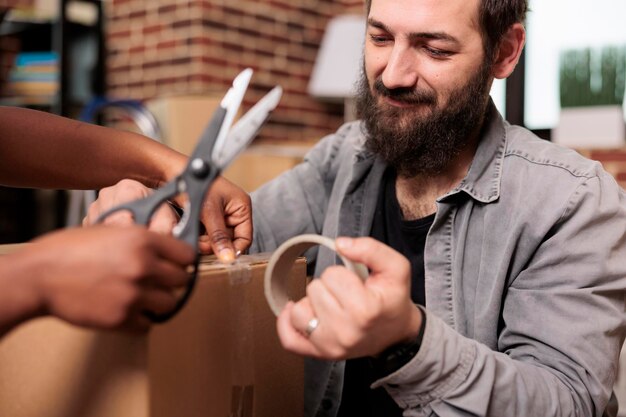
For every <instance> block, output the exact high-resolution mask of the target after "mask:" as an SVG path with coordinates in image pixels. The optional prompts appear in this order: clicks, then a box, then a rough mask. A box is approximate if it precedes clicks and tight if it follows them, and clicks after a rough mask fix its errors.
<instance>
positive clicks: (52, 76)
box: [7, 51, 59, 101]
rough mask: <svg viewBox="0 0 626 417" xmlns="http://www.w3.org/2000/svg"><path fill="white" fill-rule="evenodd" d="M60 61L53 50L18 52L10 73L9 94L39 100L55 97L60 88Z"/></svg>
mask: <svg viewBox="0 0 626 417" xmlns="http://www.w3.org/2000/svg"><path fill="white" fill-rule="evenodd" d="M58 61H59V59H58V55H57V54H56V53H55V52H51V51H42V52H20V53H18V54H17V56H16V58H15V65H14V67H13V69H12V70H11V72H10V74H9V80H8V84H7V92H8V95H9V96H10V97H24V98H25V99H27V100H28V99H35V98H37V101H41V98H42V97H47V98H49V99H50V98H51V97H53V96H54V95H55V94H56V92H57V91H58V89H59V69H58Z"/></svg>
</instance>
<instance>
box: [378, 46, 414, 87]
mask: <svg viewBox="0 0 626 417" xmlns="http://www.w3.org/2000/svg"><path fill="white" fill-rule="evenodd" d="M417 80H418V76H417V62H416V58H415V53H414V51H412V50H411V49H410V48H406V47H402V46H396V47H394V49H393V50H392V51H391V54H390V55H389V60H388V61H387V66H386V67H385V70H384V71H383V74H382V81H383V84H384V85H385V87H387V88H389V89H394V88H402V87H405V88H406V87H414V86H415V85H416V84H417Z"/></svg>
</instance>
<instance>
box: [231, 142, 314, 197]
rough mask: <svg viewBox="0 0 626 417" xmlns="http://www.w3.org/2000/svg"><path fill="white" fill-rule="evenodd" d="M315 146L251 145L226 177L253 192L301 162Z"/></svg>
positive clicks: (238, 158)
mask: <svg viewBox="0 0 626 417" xmlns="http://www.w3.org/2000/svg"><path fill="white" fill-rule="evenodd" d="M311 146H313V144H312V143H302V144H294V143H289V144H287V143H284V144H265V145H254V144H253V145H252V146H250V147H249V148H248V149H246V150H245V151H244V152H243V153H242V154H241V155H239V156H238V157H237V159H235V160H234V161H233V163H232V164H231V165H230V166H229V167H228V168H227V169H226V170H225V171H224V174H223V175H224V177H225V178H227V179H228V180H229V181H231V182H233V183H234V184H237V185H238V186H239V187H241V188H242V189H243V190H245V191H247V192H252V191H254V190H256V189H257V188H259V187H260V186H261V185H263V184H265V183H266V182H268V181H270V180H272V179H274V178H275V177H277V176H279V175H280V174H282V173H283V172H284V171H287V170H289V169H291V168H293V167H294V166H296V165H298V164H299V163H300V162H302V160H303V158H304V155H305V154H306V153H307V152H308V151H309V149H311Z"/></svg>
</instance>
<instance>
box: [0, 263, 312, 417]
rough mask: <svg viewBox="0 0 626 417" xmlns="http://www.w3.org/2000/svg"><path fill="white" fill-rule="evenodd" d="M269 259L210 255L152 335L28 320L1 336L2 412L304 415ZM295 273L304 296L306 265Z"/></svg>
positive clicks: (15, 416)
mask: <svg viewBox="0 0 626 417" xmlns="http://www.w3.org/2000/svg"><path fill="white" fill-rule="evenodd" d="M267 258H268V256H264V255H258V256H247V257H242V259H241V260H240V261H238V263H236V264H235V265H234V266H229V267H226V266H224V265H221V264H218V263H216V262H215V261H214V260H211V259H209V258H206V259H205V260H204V261H203V263H202V264H201V270H200V275H199V279H198V283H197V287H196V289H195V291H194V293H193V295H192V297H191V299H190V300H189V303H188V304H187V305H186V306H185V308H184V309H183V310H182V311H181V312H180V313H179V314H178V315H177V316H176V317H174V318H173V319H172V320H170V321H169V322H167V323H165V324H163V325H157V326H154V327H153V328H152V330H151V331H150V332H149V333H147V334H130V333H119V332H98V331H92V330H84V329H79V328H77V327H74V326H71V325H68V324H65V323H63V322H61V321H60V320H57V319H54V318H41V319H37V320H33V321H31V322H28V323H26V324H23V325H22V326H20V327H18V328H17V329H15V330H14V331H12V332H11V333H9V334H8V335H6V337H5V338H4V339H2V340H0V416H11V417H35V416H37V417H57V416H58V417H61V416H63V417H73V416H76V417H79V416H80V417H100V416H102V417H104V416H115V417H124V416H129V417H165V416H167V417H172V416H184V417H195V416H198V417H199V416H203V417H213V416H215V417H222V416H223V417H280V416H289V417H291V416H294V417H297V416H301V415H302V413H303V409H304V404H303V367H304V365H303V361H302V359H301V358H299V357H296V356H295V355H292V354H290V353H288V352H286V351H284V350H283V349H282V347H281V346H280V343H279V341H278V337H277V335H276V330H275V317H274V315H273V314H272V312H271V311H270V309H269V307H268V306H267V303H266V301H265V298H264V295H263V273H264V270H265V266H266V261H267ZM292 274H293V275H294V279H293V280H292V281H293V283H294V291H295V292H296V293H300V294H303V293H304V287H305V278H304V277H305V263H304V261H301V262H299V263H298V264H296V266H295V267H294V269H293V270H292Z"/></svg>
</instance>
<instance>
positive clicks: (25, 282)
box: [0, 226, 195, 336]
mask: <svg viewBox="0 0 626 417" xmlns="http://www.w3.org/2000/svg"><path fill="white" fill-rule="evenodd" d="M194 256H195V254H194V252H193V250H192V248H191V247H190V246H188V245H187V244H185V243H184V242H181V241H179V240H177V239H175V238H173V237H170V236H162V235H158V234H156V233H153V232H150V231H147V230H146V229H144V228H141V227H121V228H120V227H111V226H108V227H105V226H94V227H89V228H79V229H66V230H63V231H60V232H54V233H51V234H48V235H46V236H44V237H42V238H39V239H36V240H34V241H32V242H31V243H28V244H27V245H25V246H24V247H23V248H20V249H18V250H17V251H16V252H14V253H11V254H8V255H2V256H0V336H2V335H3V334H5V333H6V332H7V331H9V330H10V329H11V328H13V327H15V326H16V325H18V324H19V323H21V322H24V321H26V320H28V319H31V318H34V317H38V316H43V315H54V316H56V317H58V318H61V319H63V320H65V321H68V322H70V323H73V324H76V325H81V326H87V327H95V328H104V329H110V328H118V327H124V328H131V329H132V328H135V329H136V328H145V327H147V325H148V324H149V321H148V319H147V318H146V317H145V315H144V312H146V311H151V312H154V313H157V314H162V313H166V312H168V311H171V309H172V308H173V307H174V305H175V303H176V300H177V298H176V297H177V296H176V295H175V294H174V293H173V291H174V290H175V289H177V288H180V287H181V286H184V285H186V282H187V280H188V279H189V274H188V273H187V271H186V267H187V266H188V265H190V264H191V263H192V262H193V260H194Z"/></svg>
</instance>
